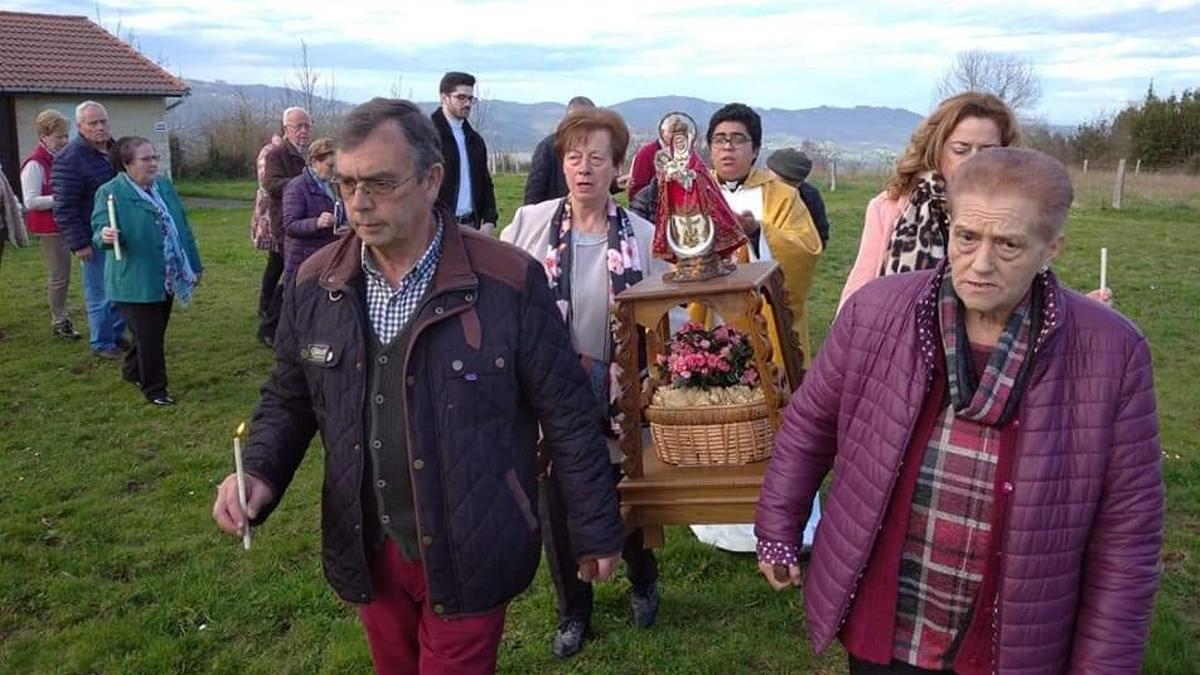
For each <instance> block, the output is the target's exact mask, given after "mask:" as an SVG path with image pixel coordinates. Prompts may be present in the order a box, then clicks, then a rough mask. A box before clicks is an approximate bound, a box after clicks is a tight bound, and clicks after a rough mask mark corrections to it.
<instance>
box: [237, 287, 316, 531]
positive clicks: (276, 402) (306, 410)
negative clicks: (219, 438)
mask: <svg viewBox="0 0 1200 675" xmlns="http://www.w3.org/2000/svg"><path fill="white" fill-rule="evenodd" d="M296 288H297V285H296V284H289V285H288V286H287V287H286V288H285V289H284V295H283V309H282V311H281V312H280V315H279V326H278V327H277V328H276V329H275V367H274V368H272V369H271V374H270V376H269V377H268V378H267V382H266V384H264V385H263V387H262V400H261V401H260V402H259V404H258V409H257V410H255V411H254V417H253V418H252V419H251V422H250V440H249V444H248V446H247V448H246V452H245V454H244V463H245V466H246V471H247V472H248V473H252V474H254V475H255V476H257V477H259V478H261V479H262V480H264V481H266V482H267V483H268V484H269V485H270V486H271V488H272V489H273V491H274V492H275V501H273V502H271V503H270V504H267V505H266V506H264V507H263V509H262V510H261V511H259V515H258V518H257V519H256V520H255V521H254V522H253V523H252V524H253V525H257V524H258V523H260V522H262V521H264V520H266V519H267V516H269V515H270V514H271V512H272V511H274V510H275V507H276V506H278V504H279V501H280V499H281V498H282V497H283V493H284V491H285V490H287V487H288V485H290V484H291V482H292V477H293V476H294V475H295V474H296V469H297V467H299V466H300V462H301V461H302V460H303V459H304V453H305V452H306V451H307V450H308V444H309V442H310V441H312V438H313V434H315V433H316V431H317V420H316V415H315V414H314V413H313V408H312V401H311V400H310V398H309V395H308V383H307V382H306V381H305V378H304V367H303V366H302V365H300V360H299V357H298V354H299V347H298V346H297V345H296V335H295V327H294V325H293V313H294V305H295V293H296Z"/></svg>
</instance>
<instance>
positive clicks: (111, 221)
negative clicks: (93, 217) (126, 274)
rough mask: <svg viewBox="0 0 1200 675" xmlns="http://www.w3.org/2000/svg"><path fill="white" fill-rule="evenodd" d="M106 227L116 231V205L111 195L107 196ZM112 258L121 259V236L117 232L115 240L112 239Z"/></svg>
mask: <svg viewBox="0 0 1200 675" xmlns="http://www.w3.org/2000/svg"><path fill="white" fill-rule="evenodd" d="M108 226H109V227H111V228H112V229H114V230H116V229H118V228H117V205H116V204H115V203H114V202H113V196H112V194H109V195H108ZM113 256H114V257H115V258H116V259H117V260H120V259H121V234H120V232H118V233H117V236H116V237H115V238H113Z"/></svg>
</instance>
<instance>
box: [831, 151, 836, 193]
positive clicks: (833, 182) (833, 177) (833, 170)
mask: <svg viewBox="0 0 1200 675" xmlns="http://www.w3.org/2000/svg"><path fill="white" fill-rule="evenodd" d="M829 191H830V192H837V160H836V159H833V160H830V161H829Z"/></svg>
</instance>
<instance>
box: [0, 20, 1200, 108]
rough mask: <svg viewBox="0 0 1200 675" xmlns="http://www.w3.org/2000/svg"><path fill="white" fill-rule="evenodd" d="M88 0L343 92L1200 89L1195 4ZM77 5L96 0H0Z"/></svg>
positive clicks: (784, 104)
mask: <svg viewBox="0 0 1200 675" xmlns="http://www.w3.org/2000/svg"><path fill="white" fill-rule="evenodd" d="M940 4H942V5H944V7H942V8H940V9H936V8H935V7H936V6H937V5H936V4H933V3H922V2H914V1H912V0H904V1H902V2H900V1H894V0H882V1H878V2H851V1H849V0H842V1H833V2H826V1H823V0H813V1H809V2H799V1H797V0H792V1H790V2H780V1H769V0H736V1H731V0H687V1H686V2H678V1H676V0H657V1H656V0H592V2H586V3H585V2H576V1H574V0H523V1H520V0H399V1H397V0H340V1H338V2H328V1H325V2H310V1H308V0H291V1H290V2H287V1H284V0H255V1H254V2H247V1H246V0H202V1H201V2H197V1H195V0H188V1H186V2H185V1H183V0H136V1H134V0H102V1H101V2H100V3H99V5H100V12H101V17H100V19H101V23H103V24H104V25H106V27H108V28H109V29H110V30H115V29H116V28H117V25H118V22H119V24H120V28H121V32H122V33H123V34H124V33H126V32H127V31H129V30H132V31H133V34H134V36H135V39H136V42H137V43H138V44H139V45H140V47H141V48H142V50H143V51H144V52H146V53H147V54H148V55H150V56H152V57H157V58H160V59H165V61H166V62H167V65H168V68H169V69H170V70H172V71H173V72H175V73H176V74H179V75H182V76H183V77H187V78H194V79H203V80H216V79H221V80H225V81H227V82H233V83H240V84H256V83H261V84H270V85H281V84H283V83H284V82H285V80H287V79H288V78H289V77H290V76H291V73H292V71H293V66H294V64H295V62H296V61H297V60H298V58H299V40H300V39H301V38H303V39H304V40H305V41H307V43H308V45H309V51H310V60H311V62H312V63H313V64H314V65H315V66H317V67H319V68H320V69H321V70H322V71H323V72H326V73H330V72H331V73H332V75H333V77H334V80H335V81H336V84H337V93H338V94H339V97H340V98H343V99H346V100H350V101H359V100H364V99H366V98H369V97H371V96H373V95H377V94H382V95H387V94H389V93H390V92H392V91H395V90H396V89H397V83H399V91H400V92H401V93H402V94H403V95H406V96H407V95H409V93H410V92H411V95H412V96H413V97H415V98H417V99H420V100H431V99H433V98H434V97H435V95H436V90H437V81H438V78H439V77H440V76H441V74H442V72H444V71H445V70H450V69H454V70H467V71H471V72H474V73H475V74H476V75H477V76H479V78H480V89H481V90H482V91H481V92H478V93H483V94H484V95H487V96H489V97H492V98H501V99H506V100H513V101H523V102H536V101H563V100H565V99H567V98H569V97H571V96H573V95H576V94H587V95H590V96H591V97H592V98H594V99H596V101H597V102H598V103H600V104H602V105H604V104H611V103H617V102H619V101H623V100H626V99H629V98H634V97H639V96H656V95H662V94H676V95H685V96H696V97H700V98H705V99H709V100H713V101H719V102H725V101H731V100H741V101H745V102H747V103H750V104H752V105H756V106H764V107H777V108H807V107H814V106H819V105H832V106H853V105H880V106H894V107H903V108H908V109H910V110H913V111H916V112H919V113H925V112H927V111H928V110H929V109H930V107H931V105H932V104H933V103H935V102H936V101H935V99H934V90H935V88H936V85H937V82H938V81H939V79H940V78H941V76H942V74H943V72H944V71H945V69H946V67H947V66H948V65H949V64H950V62H951V61H952V60H953V58H954V55H955V54H956V53H958V52H961V51H964V50H968V49H985V50H990V51H999V52H1010V53H1013V54H1016V55H1018V56H1019V57H1020V58H1022V59H1026V60H1028V61H1030V62H1032V63H1033V64H1034V65H1035V67H1036V68H1037V70H1038V73H1039V75H1040V76H1041V80H1042V86H1043V97H1042V101H1041V103H1040V104H1039V106H1038V113H1039V114H1040V116H1041V117H1042V118H1043V119H1046V120H1047V121H1049V122H1051V123H1056V124H1074V123H1076V122H1079V121H1081V120H1085V119H1089V118H1092V117H1094V116H1096V115H1097V114H1100V113H1104V112H1111V111H1114V110H1116V109H1118V108H1120V107H1122V106H1123V104H1124V103H1125V102H1126V101H1129V100H1138V99H1140V98H1141V97H1142V96H1143V95H1144V93H1145V91H1146V87H1147V85H1148V84H1149V82H1150V80H1151V79H1153V81H1154V85H1155V88H1156V90H1158V91H1159V92H1170V91H1172V90H1174V91H1180V90H1182V89H1184V88H1192V87H1198V86H1200V2H1189V1H1184V0H1159V1H1157V2H1153V1H1149V2H1147V1H1140V0H1056V1H1055V2H1045V1H1044V0H1037V1H1035V0H999V1H996V0H981V1H979V2H970V3H955V2H944V3H940ZM48 6H49V7H52V8H53V9H52V10H49V11H55V12H58V13H70V14H82V15H86V16H88V17H89V18H92V19H93V20H95V19H96V11H97V10H96V3H95V2H94V1H93V0H53V2H51V3H50V4H49V5H47V3H46V2H45V0H15V2H14V1H13V0H0V8H3V9H15V10H25V11H34V12H39V11H48V10H47V7H48Z"/></svg>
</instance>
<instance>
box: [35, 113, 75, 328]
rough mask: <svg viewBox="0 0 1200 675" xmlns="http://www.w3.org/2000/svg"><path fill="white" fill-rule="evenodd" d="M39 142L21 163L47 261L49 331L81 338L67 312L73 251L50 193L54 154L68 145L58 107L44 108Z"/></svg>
mask: <svg viewBox="0 0 1200 675" xmlns="http://www.w3.org/2000/svg"><path fill="white" fill-rule="evenodd" d="M34 124H35V125H36V126H37V132H38V144H37V147H35V148H34V149H33V152H32V153H30V155H29V157H27V158H26V159H25V162H24V163H23V164H22V165H21V193H22V194H24V195H25V210H26V211H28V212H29V231H30V232H32V233H33V234H36V235H37V237H38V241H39V242H40V244H41V248H42V259H43V260H45V261H46V269H47V271H48V273H49V275H48V276H49V278H48V279H47V282H46V294H47V296H48V297H49V299H50V332H51V333H52V334H53V335H54V336H55V337H60V338H66V339H69V340H78V339H79V333H78V332H77V331H76V330H75V327H74V326H72V325H71V317H70V316H68V315H67V289H68V288H69V287H70V285H71V252H70V251H68V250H67V246H66V244H64V243H63V241H62V236H60V235H59V232H58V225H57V224H56V223H55V222H54V212H53V207H54V197H53V196H51V193H50V169H51V167H52V166H54V155H56V154H57V153H58V151H59V150H62V149H63V148H64V147H66V145H67V141H68V137H67V118H66V117H65V116H64V115H63V114H62V113H60V112H58V111H57V110H43V111H42V112H41V113H39V114H38V116H37V118H36V119H35V120H34Z"/></svg>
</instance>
